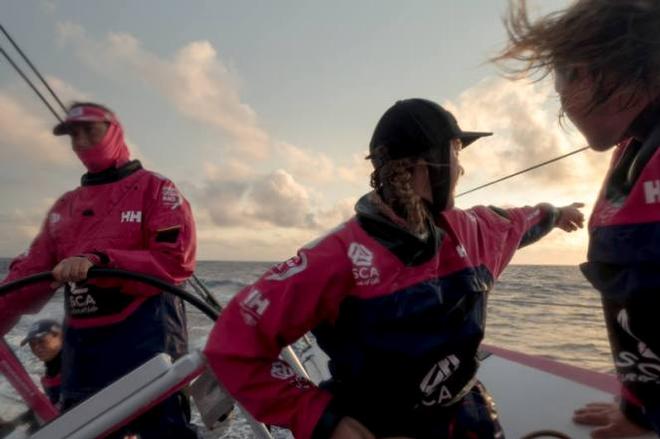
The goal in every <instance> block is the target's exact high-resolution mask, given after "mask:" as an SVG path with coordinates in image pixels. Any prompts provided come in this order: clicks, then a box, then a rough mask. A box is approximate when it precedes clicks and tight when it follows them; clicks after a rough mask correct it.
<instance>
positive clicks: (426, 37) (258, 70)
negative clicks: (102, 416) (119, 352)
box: [0, 0, 608, 264]
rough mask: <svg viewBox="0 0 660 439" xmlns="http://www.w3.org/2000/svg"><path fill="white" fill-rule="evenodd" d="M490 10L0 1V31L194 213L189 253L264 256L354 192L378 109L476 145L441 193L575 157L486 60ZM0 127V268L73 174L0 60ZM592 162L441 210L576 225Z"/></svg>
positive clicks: (449, 4) (525, 91)
mask: <svg viewBox="0 0 660 439" xmlns="http://www.w3.org/2000/svg"><path fill="white" fill-rule="evenodd" d="M549 3H551V4H552V6H556V7H561V6H562V5H563V4H565V1H563V0H554V1H553V2H549ZM549 3H545V5H548V4H549ZM505 8H506V0H465V1H461V2H457V1H454V0H416V1H414V2H401V1H394V0H368V1H367V0H364V1H359V2H356V1H354V0H337V1H333V2H319V1H292V0H281V1H277V2H273V1H267V0H256V1H252V2H230V1H211V0H208V1H198V2H159V1H155V0H151V1H143V2H132V1H130V0H122V1H119V0H118V1H113V2H73V1H61V2H60V1H34V2H10V3H6V4H4V5H3V6H2V24H3V25H4V26H5V27H6V28H7V30H8V31H9V32H11V33H12V35H13V37H14V38H15V39H16V40H17V42H18V43H19V44H20V45H21V46H22V48H23V49H24V51H26V52H27V53H28V55H29V56H30V57H31V58H32V60H33V62H34V63H35V64H36V65H37V66H38V67H39V68H40V69H41V70H42V72H43V73H44V74H45V75H46V76H47V78H48V80H49V81H50V82H51V84H52V85H53V86H54V88H55V89H56V90H57V92H58V93H59V94H60V95H61V96H62V97H63V98H64V99H65V100H66V101H70V100H72V99H88V100H94V101H98V102H101V103H104V104H106V105H108V106H109V107H110V108H113V109H114V110H115V111H116V112H117V114H118V115H119V117H120V119H121V120H122V122H123V124H124V125H125V130H126V132H127V136H128V142H129V145H130V147H131V150H132V151H133V155H134V156H135V157H137V158H139V159H140V160H142V162H143V163H144V164H145V166H146V167H148V168H151V169H154V170H157V171H158V172H160V173H162V174H165V175H167V176H168V177H170V178H171V179H173V180H174V181H175V182H176V183H177V184H178V185H179V187H180V188H181V190H182V192H183V193H184V195H185V196H186V197H187V198H188V199H189V200H190V202H191V204H192V205H193V208H194V212H195V217H196V221H197V224H198V239H199V257H200V259H222V260H268V261H273V260H280V259H284V258H287V257H289V256H290V255H292V254H293V253H294V252H295V250H296V249H297V248H298V247H299V246H301V245H303V244H304V243H306V242H307V241H309V240H311V239H313V238H314V237H315V236H317V235H319V234H321V233H323V232H324V231H326V230H328V229H329V228H332V227H333V226H335V225H336V224H338V223H339V222H341V221H342V220H344V219H346V218H348V217H349V216H350V215H351V213H352V211H353V205H354V203H355V201H356V199H357V198H358V197H359V196H360V195H361V194H363V193H365V192H366V191H367V190H368V189H369V188H368V175H369V172H370V169H369V165H368V162H366V161H365V160H364V156H365V155H366V150H367V144H368V142H369V137H370V135H371V132H372V130H373V127H374V125H375V123H376V121H377V120H378V118H379V116H380V115H381V114H382V112H383V111H384V110H385V109H386V108H387V107H389V106H390V105H391V104H392V103H393V102H394V101H396V100H397V99H400V98H406V97H426V98H430V99H434V100H436V101H438V102H440V103H442V104H443V105H445V106H446V107H447V108H449V109H450V110H451V111H453V112H455V114H456V116H457V118H458V119H459V121H460V123H461V125H462V127H463V128H464V129H475V130H492V131H494V132H495V134H496V135H495V136H493V137H491V138H488V139H484V140H481V141H479V142H478V143H476V144H474V145H473V146H471V147H470V148H468V149H467V150H466V151H465V152H464V153H463V156H462V161H463V165H464V167H465V168H466V171H467V172H466V175H465V176H464V177H463V179H462V180H461V181H460V183H459V191H461V190H467V189H469V188H471V187H474V186H477V185H479V184H482V183H485V182H488V181H490V180H493V179H495V178H498V177H500V176H503V175H505V174H507V173H511V172H514V171H517V170H519V169H522V168H524V167H527V166H530V165H533V164H535V163H537V162H539V161H543V160H546V159H549V158H552V157H554V156H557V155H560V154H562V153H565V152H568V151H570V150H572V149H575V148H578V147H581V146H583V144H584V141H583V139H582V138H581V137H580V136H579V135H578V134H576V133H575V132H574V130H572V128H571V127H570V126H566V127H563V128H562V127H560V126H559V124H558V122H557V111H558V110H557V99H556V98H555V96H554V94H553V90H552V84H551V83H550V82H548V81H542V82H538V83H536V84H531V83H529V82H527V81H521V82H510V81H508V80H507V79H504V78H502V77H501V75H500V74H499V73H498V71H497V69H496V68H495V67H494V66H492V65H491V64H489V63H488V62H487V59H488V58H489V56H492V55H493V54H495V53H496V51H497V49H498V48H500V47H501V46H502V44H503V43H504V42H505V33H504V30H503V27H502V24H501V17H502V16H503V14H504V11H505ZM475 11H478V12H475ZM0 44H2V47H4V48H6V49H7V48H8V47H9V45H8V43H7V42H6V41H5V40H4V39H1V40H0ZM0 115H1V116H0V132H1V133H2V136H0V182H1V183H2V184H0V199H1V200H2V202H3V205H4V207H3V208H2V209H0V256H5V257H11V256H14V255H15V254H17V253H19V252H20V251H21V250H22V249H24V248H25V247H27V245H28V244H29V242H30V240H31V238H32V237H33V236H34V234H35V233H36V231H37V230H38V227H39V224H40V222H41V220H42V218H43V216H44V214H45V212H46V210H47V209H48V207H49V206H50V204H51V203H52V202H53V201H54V199H55V198H56V197H57V196H59V195H60V194H61V193H62V192H64V191H65V190H68V189H71V188H73V187H75V186H76V185H77V184H78V181H79V177H80V175H81V174H82V173H83V168H82V165H80V164H79V163H78V161H77V159H76V158H75V156H74V155H73V153H72V152H71V151H70V149H69V145H68V141H67V139H66V138H55V137H53V136H52V135H51V134H50V130H51V128H52V125H53V124H54V118H53V116H52V115H51V114H50V113H49V112H48V111H47V110H46V109H45V107H44V106H43V105H42V104H41V103H40V102H39V101H38V99H37V98H36V96H35V95H33V94H32V92H31V91H30V90H29V89H28V88H27V86H26V85H25V84H24V83H23V82H22V81H21V79H20V78H19V77H18V75H17V74H16V73H15V72H14V71H13V70H12V69H11V68H10V67H9V65H8V64H7V63H6V62H4V60H3V62H2V63H0ZM607 160H608V156H607V154H602V153H601V154H597V153H593V152H588V153H582V154H579V155H576V156H573V157H572V158H569V159H566V160H563V161H560V162H558V163H555V164H553V165H551V166H548V167H545V168H543V169H541V170H537V171H534V172H532V173H528V174H525V175H524V176H521V177H518V178H515V179H512V180H510V181H508V182H505V183H501V184H497V185H495V186H492V187H490V188H488V189H484V190H481V191H478V192H475V193H474V194H471V195H467V196H465V197H461V198H459V199H458V205H459V206H460V207H469V206H471V205H475V204H496V205H501V206H512V205H524V204H535V203H537V202H541V201H548V202H551V203H554V204H556V205H563V204H567V203H570V202H572V201H583V202H585V203H586V204H587V212H588V211H590V209H591V206H592V204H593V201H594V198H595V196H596V192H597V190H598V187H599V185H600V181H601V179H602V176H603V173H604V171H605V167H606V163H607ZM586 238H587V237H586V233H584V232H580V233H577V234H572V235H566V234H563V233H562V232H559V231H555V232H553V233H552V234H551V235H550V236H549V237H548V238H546V239H545V241H543V242H542V243H539V244H537V245H536V246H533V247H530V248H529V249H525V250H523V251H521V252H520V253H519V254H518V256H517V257H516V259H515V262H517V263H534V264H576V263H579V262H580V261H582V260H583V259H584V255H585V249H586V242H587V239H586Z"/></svg>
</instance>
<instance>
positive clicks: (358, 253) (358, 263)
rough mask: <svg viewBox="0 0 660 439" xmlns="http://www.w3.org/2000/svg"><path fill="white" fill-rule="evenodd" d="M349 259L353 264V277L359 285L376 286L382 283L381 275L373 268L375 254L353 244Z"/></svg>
mask: <svg viewBox="0 0 660 439" xmlns="http://www.w3.org/2000/svg"><path fill="white" fill-rule="evenodd" d="M348 257H349V258H350V260H351V261H352V262H353V277H354V278H355V281H356V284H357V285H375V284H377V283H378V282H380V273H379V272H378V269H377V268H376V267H374V266H373V261H374V254H373V253H372V252H371V251H370V250H369V249H368V248H366V247H365V246H363V245H362V244H358V243H357V242H352V243H351V245H350V246H349V247H348Z"/></svg>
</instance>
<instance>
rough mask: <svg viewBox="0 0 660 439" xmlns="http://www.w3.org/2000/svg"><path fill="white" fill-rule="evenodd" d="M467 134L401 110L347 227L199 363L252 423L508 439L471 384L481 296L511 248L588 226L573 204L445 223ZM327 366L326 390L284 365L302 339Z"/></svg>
mask: <svg viewBox="0 0 660 439" xmlns="http://www.w3.org/2000/svg"><path fill="white" fill-rule="evenodd" d="M485 135H489V133H475V132H465V131H462V130H461V129H460V128H459V126H458V124H457V123H456V120H455V119H454V117H453V116H452V115H451V114H450V113H449V112H447V111H446V110H444V109H443V108H442V107H440V106H439V105H437V104H435V103H433V102H431V101H427V100H424V99H408V100H404V101H399V102H397V103H396V104H395V105H394V106H392V107H391V108H390V109H389V110H388V111H387V112H386V113H385V114H384V115H383V116H382V118H381V120H380V121H379V123H378V125H377V127H376V130H375V132H374V135H373V138H372V141H371V144H370V155H369V158H370V159H371V161H372V163H373V165H374V168H375V169H374V172H373V174H372V186H373V187H374V189H375V190H374V191H373V192H371V193H369V194H367V195H365V196H363V197H362V198H361V199H360V200H359V201H358V203H357V206H356V215H355V216H354V217H353V218H351V219H350V220H348V221H347V222H346V223H344V224H342V225H341V226H340V227H339V228H337V229H336V230H334V231H333V232H331V233H330V234H329V235H327V236H325V237H323V238H321V239H319V240H318V241H316V242H314V243H312V244H309V245H307V246H306V247H304V248H303V249H301V250H300V251H299V253H298V255H297V256H296V257H294V258H292V259H290V260H288V261H286V262H284V263H282V264H279V265H276V266H274V267H272V268H271V269H270V270H269V271H268V272H267V273H266V274H264V275H263V276H262V277H261V278H260V279H259V280H258V281H257V282H256V283H255V284H254V285H251V286H248V287H246V288H244V289H243V290H242V291H241V292H239V293H238V294H237V295H236V297H235V298H234V299H233V300H232V301H231V302H230V304H229V305H228V307H227V308H226V310H225V312H224V313H223V314H222V316H221V317H220V319H219V321H218V323H217V324H216V326H215V328H214V329H213V332H212V333H211V336H210V338H209V341H208V344H207V346H206V351H205V352H206V355H207V358H208V360H209V363H210V365H211V367H212V368H213V370H214V371H215V373H216V374H217V375H218V377H219V378H220V379H221V381H222V382H223V383H224V384H225V385H226V386H227V388H228V389H229V391H230V392H231V393H232V394H233V395H234V396H235V397H236V398H237V400H238V401H239V402H241V403H242V404H243V405H244V406H245V407H246V408H247V409H248V410H249V411H250V412H251V413H252V414H253V415H254V416H255V417H256V418H257V419H259V420H261V421H262V422H265V423H267V424H274V425H280V426H283V427H286V428H289V429H291V430H292V431H293V433H294V435H295V437H296V438H303V439H307V438H335V439H350V438H365V439H367V438H375V437H412V438H424V439H426V438H428V439H438V438H451V437H453V438H473V437H474V438H492V437H503V435H502V432H501V429H500V426H499V424H498V422H497V420H496V417H495V413H494V410H493V407H492V403H491V400H490V398H489V397H488V395H487V394H486V392H485V390H484V388H483V386H481V384H480V383H479V382H478V381H477V380H476V371H477V367H478V360H477V358H476V354H477V348H478V346H479V344H480V342H481V340H482V338H483V335H484V324H485V312H486V293H488V291H490V289H491V288H492V286H493V283H494V281H495V279H497V277H498V276H499V275H500V273H501V272H502V270H503V269H504V268H505V267H506V265H507V264H508V262H509V261H510V260H511V257H512V256H513V254H514V252H515V251H516V249H517V248H519V247H521V246H524V245H527V244H530V243H532V242H534V241H536V240H537V239H539V238H541V237H542V236H543V235H545V234H546V233H548V232H549V231H550V230H551V229H552V228H553V227H560V228H562V229H564V230H566V231H573V230H576V229H577V228H578V227H582V221H583V216H582V213H581V212H580V211H579V210H578V207H579V205H577V204H574V205H571V206H567V207H563V208H559V209H557V208H554V207H553V206H551V205H549V204H541V205H538V206H536V207H523V208H517V209H498V208H491V207H484V206H478V207H474V208H472V209H470V210H467V211H463V210H459V209H455V208H453V204H454V187H455V185H456V181H457V179H458V177H459V175H460V174H461V173H462V168H461V167H460V165H459V162H458V153H459V151H460V150H461V148H463V147H464V146H467V145H468V144H470V143H472V142H473V141H474V140H476V139H478V138H479V137H482V136H485ZM310 330H311V331H312V332H313V333H314V334H315V335H316V339H317V341H318V344H319V346H320V347H321V348H322V349H323V350H324V351H325V352H326V353H327V355H328V356H329V358H330V362H329V368H330V371H331V375H332V378H331V379H330V380H328V381H327V382H324V383H323V384H322V385H321V386H320V387H317V386H315V385H313V384H312V383H310V382H308V381H306V380H305V379H303V378H301V377H299V376H297V375H296V374H295V373H294V372H293V371H292V370H291V368H290V367H289V366H288V365H287V364H286V363H283V362H282V361H280V360H278V354H279V352H280V350H281V349H282V348H283V347H284V346H286V345H288V344H290V343H292V342H294V341H295V340H297V339H298V338H299V337H301V336H302V335H303V334H305V333H306V332H307V331H310Z"/></svg>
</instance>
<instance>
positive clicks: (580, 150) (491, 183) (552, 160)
mask: <svg viewBox="0 0 660 439" xmlns="http://www.w3.org/2000/svg"><path fill="white" fill-rule="evenodd" d="M586 149H589V147H588V146H584V147H582V148H578V149H576V150H574V151H571V152H569V153H566V154H563V155H560V156H559V157H555V158H553V159H550V160H546V161H544V162H541V163H538V164H536V165H534V166H530V167H529V168H526V169H522V170H520V171H518V172H514V173H513V174H509V175H507V176H505V177H502V178H498V179H497V180H493V181H491V182H490V183H486V184H482V185H481V186H477V187H475V188H472V189H470V190H467V191H465V192H461V193H460V194H458V195H456V197H460V196H463V195H467V194H469V193H471V192H474V191H478V190H479V189H483V188H485V187H488V186H492V185H494V184H495V183H499V182H501V181H504V180H508V179H509V178H513V177H515V176H517V175H520V174H524V173H526V172H529V171H533V170H534V169H537V168H540V167H542V166H545V165H548V164H550V163H553V162H556V161H558V160H561V159H564V158H566V157H569V156H572V155H573V154H577V153H578V152H582V151H584V150H586Z"/></svg>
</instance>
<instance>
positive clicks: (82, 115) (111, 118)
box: [53, 105, 116, 136]
mask: <svg viewBox="0 0 660 439" xmlns="http://www.w3.org/2000/svg"><path fill="white" fill-rule="evenodd" d="M79 122H108V123H113V122H116V119H115V115H114V114H112V112H111V111H108V110H105V109H103V108H100V107H96V106H94V105H77V106H75V107H73V108H71V109H70V110H69V114H67V115H66V119H65V120H64V122H61V123H59V124H57V125H55V128H53V134H55V135H56V136H62V135H65V134H69V127H70V126H71V124H74V123H79Z"/></svg>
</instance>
